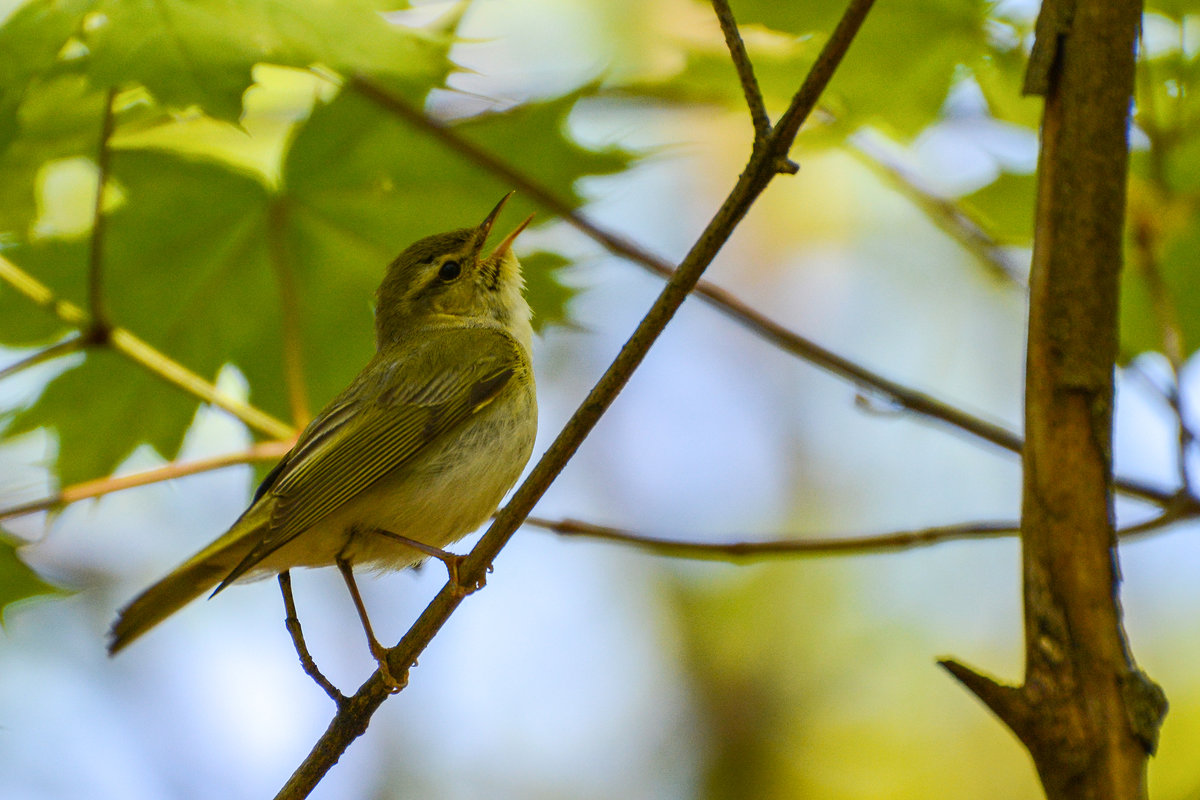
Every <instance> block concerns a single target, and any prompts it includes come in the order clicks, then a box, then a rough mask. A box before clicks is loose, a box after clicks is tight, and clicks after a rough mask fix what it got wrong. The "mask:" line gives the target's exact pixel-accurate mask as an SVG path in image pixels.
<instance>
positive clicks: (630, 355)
mask: <svg viewBox="0 0 1200 800" xmlns="http://www.w3.org/2000/svg"><path fill="white" fill-rule="evenodd" d="M872 4H873V0H851V2H850V5H849V7H848V8H847V9H846V12H845V13H844V15H843V16H842V19H841V21H840V22H839V23H838V26H837V29H836V30H835V32H834V34H833V35H832V36H831V37H830V38H829V40H828V41H827V42H826V44H825V47H824V48H823V49H822V51H821V54H820V56H818V58H817V61H816V64H814V66H813V68H812V70H810V72H809V74H808V76H807V77H806V78H805V80H804V83H803V84H802V86H801V88H800V91H798V92H797V94H796V97H795V98H794V100H793V102H792V105H791V106H789V108H788V110H787V111H786V112H785V113H784V116H783V119H784V120H786V121H787V123H786V124H781V125H779V126H777V127H776V128H775V129H774V130H773V131H772V133H771V135H770V136H769V137H768V139H767V142H766V146H764V147H761V148H755V150H754V152H752V153H751V155H750V159H749V161H748V163H747V164H746V168H745V169H744V170H743V171H742V174H741V175H740V176H739V177H738V179H737V182H736V184H735V185H734V187H733V189H732V190H731V191H730V193H729V196H728V197H727V198H726V199H725V202H724V203H723V204H722V205H721V208H720V209H719V210H718V211H717V213H716V215H715V216H714V217H713V219H712V221H711V222H709V224H708V226H707V227H706V228H705V229H704V232H703V233H702V234H701V235H700V238H699V239H698V240H697V241H696V243H695V245H693V247H692V249H691V250H690V251H689V252H688V254H687V256H686V257H685V258H684V259H683V261H682V262H681V263H680V265H679V268H678V269H677V270H676V271H675V272H674V274H673V275H672V276H671V279H670V280H669V281H668V282H667V285H666V286H664V287H663V289H662V292H661V293H660V294H659V296H658V298H657V299H656V300H655V302H654V304H653V305H652V306H651V308H650V310H649V311H648V312H647V313H646V315H645V317H643V318H642V321H641V322H640V323H639V324H638V326H637V328H636V329H635V330H634V332H633V335H632V336H630V338H629V340H628V341H627V342H626V343H625V346H624V347H622V348H621V351H620V353H619V354H618V355H617V357H616V359H614V361H613V362H612V364H611V365H610V366H609V368H608V369H607V370H606V371H605V373H604V375H603V376H602V377H601V378H600V380H599V381H598V382H597V383H596V385H595V387H593V389H592V391H591V392H590V393H589V394H588V396H587V398H586V399H585V400H584V401H583V403H582V404H581V405H580V406H579V408H578V409H577V410H576V411H575V413H574V414H573V415H572V416H571V419H570V420H569V421H568V422H567V424H566V426H565V427H564V428H563V429H562V431H561V432H560V433H559V435H558V436H557V437H556V438H555V440H554V442H553V444H551V445H550V447H549V449H548V450H547V451H546V453H545V454H544V455H543V456H542V458H541V459H540V460H539V461H538V463H537V465H536V466H535V467H534V468H533V471H532V472H531V473H530V474H529V477H528V478H526V479H525V481H524V483H522V484H521V486H520V488H518V489H517V491H516V493H515V494H514V495H513V497H512V499H511V500H510V501H509V503H508V505H506V506H505V507H504V509H503V510H502V511H501V512H500V514H499V515H498V516H497V517H496V520H495V522H493V523H492V525H491V526H490V527H489V528H488V530H487V532H486V533H485V534H484V535H483V538H482V539H480V541H479V543H478V544H477V545H476V546H475V548H474V549H472V551H471V552H470V554H468V555H467V557H466V558H465V559H464V560H463V562H462V564H461V565H460V567H459V570H458V572H459V583H458V584H455V583H453V582H447V584H446V585H445V586H443V587H442V590H441V591H440V592H439V593H438V595H437V596H436V597H435V598H434V599H433V601H432V602H431V603H430V604H429V606H428V607H426V609H425V611H424V612H423V613H422V614H421V616H420V617H419V618H418V619H417V621H416V622H415V623H413V626H412V627H411V628H410V629H409V631H408V633H406V634H405V635H404V638H403V639H402V640H401V641H400V643H399V644H398V645H396V647H394V648H392V649H391V650H390V651H389V653H388V664H389V667H390V669H391V671H392V673H393V674H404V673H406V672H407V671H408V669H409V668H410V667H411V665H412V664H413V662H415V661H416V659H417V656H418V655H419V654H420V653H421V652H422V651H423V650H424V649H425V647H426V646H428V644H429V642H430V641H431V640H432V639H433V637H434V635H435V634H436V633H437V632H438V631H439V630H440V629H441V627H442V625H444V624H445V622H446V620H447V619H448V618H449V617H450V615H451V614H452V613H454V610H455V609H456V608H458V606H459V604H460V603H461V602H462V600H463V598H464V597H465V596H466V595H465V594H464V593H463V592H462V591H461V587H462V586H472V585H481V582H482V580H483V578H484V577H485V573H486V571H487V570H488V569H489V568H490V566H491V564H492V562H493V560H494V559H495V558H496V556H497V555H498V554H499V552H500V550H501V549H502V548H503V547H504V545H505V544H507V543H508V540H509V539H510V538H511V537H512V535H513V533H514V532H515V531H516V530H517V528H518V527H519V526H520V524H521V522H522V521H523V520H524V519H525V517H527V516H528V515H529V512H530V511H531V510H532V509H533V506H534V505H535V504H536V503H537V501H538V500H539V499H540V498H541V496H542V495H543V494H544V493H545V491H546V489H547V488H548V487H549V486H550V484H551V482H552V481H553V480H554V479H555V478H556V477H557V476H558V474H559V473H560V472H561V471H562V469H563V468H564V467H565V466H566V464H567V462H568V461H569V460H570V459H571V457H572V456H573V455H574V454H575V452H576V450H578V448H579V446H580V444H582V442H583V440H584V439H585V438H586V437H587V435H588V434H589V433H590V432H591V430H592V428H593V427H594V426H595V425H596V423H597V422H598V421H599V419H600V417H601V416H602V415H603V414H604V412H605V411H606V410H607V409H608V407H609V406H610V405H611V404H612V402H613V400H615V399H616V396H617V394H618V393H619V392H620V391H621V389H622V388H623V387H624V385H625V383H626V382H627V381H628V380H629V377H630V376H631V375H632V374H633V372H634V370H635V369H637V367H638V365H639V364H641V362H642V359H643V358H645V356H646V353H647V352H648V351H649V349H650V347H651V345H653V344H654V342H655V340H657V338H658V336H659V335H660V334H661V333H662V331H663V330H664V329H665V328H666V325H667V323H668V322H670V320H671V318H672V317H673V316H674V315H675V312H676V311H677V310H678V309H679V307H680V306H681V305H682V304H683V301H684V300H685V299H686V298H687V296H688V294H689V292H691V290H692V289H693V288H695V286H696V283H697V282H698V281H699V280H700V276H701V275H702V274H703V272H704V270H705V268H707V266H708V265H709V264H710V263H711V262H712V260H713V258H714V257H715V256H716V254H717V252H718V251H719V250H720V249H721V247H722V245H724V244H725V242H726V241H727V240H728V239H729V236H730V235H731V234H732V233H733V230H734V228H735V227H736V226H737V224H738V223H739V222H740V221H741V220H742V218H743V217H744V216H745V215H746V212H747V211H749V209H750V207H751V205H753V203H754V201H755V200H756V199H757V198H758V196H759V195H760V194H762V192H763V190H764V189H766V187H767V185H768V184H769V183H770V182H771V180H772V179H773V178H774V177H775V175H777V174H778V173H779V172H780V169H781V166H782V165H783V164H785V163H786V162H787V153H788V150H789V149H790V148H791V145H792V142H793V141H794V140H795V137H796V133H797V131H799V129H800V125H801V123H802V122H803V121H804V117H805V116H806V115H807V114H808V113H809V111H811V109H812V105H813V104H815V102H816V99H817V97H818V96H819V95H820V93H821V91H822V90H823V89H824V88H825V86H826V85H827V84H828V82H829V79H830V78H832V77H833V73H834V71H835V70H836V69H837V65H838V64H839V63H840V62H841V59H842V57H843V56H844V55H845V54H846V51H847V49H848V48H849V46H850V43H851V42H852V41H853V39H854V34H855V33H856V32H857V31H858V28H859V26H861V24H862V22H863V20H864V19H865V18H866V15H867V13H868V12H869V11H870V9H871V6H872ZM387 696H388V687H387V686H386V685H385V681H384V680H383V677H382V675H381V672H380V671H378V670H377V671H376V672H375V674H374V675H372V676H371V678H369V679H368V680H367V682H366V683H365V684H363V686H362V687H360V688H359V690H358V691H357V692H356V693H355V694H354V695H353V696H352V697H351V698H350V699H349V700H348V701H347V702H346V703H345V704H344V705H343V706H341V707H339V709H338V712H337V714H336V715H335V716H334V718H333V721H332V722H331V723H330V725H329V727H328V729H326V731H325V733H324V734H323V735H322V736H321V738H320V739H319V740H318V741H317V744H316V745H315V746H314V747H313V750H312V752H310V753H309V755H308V757H307V758H305V760H304V762H303V763H302V764H301V765H300V766H299V768H297V770H296V772H295V773H293V775H292V777H291V778H290V779H289V780H288V782H287V783H286V784H285V785H284V787H283V788H282V789H281V790H280V791H279V794H278V795H276V800H294V799H295V798H301V797H307V796H308V794H309V793H310V792H311V791H312V789H313V788H314V787H315V786H316V785H317V783H318V782H319V781H320V780H321V777H322V776H323V775H324V774H325V773H326V772H327V771H328V770H329V769H330V767H332V766H333V764H334V763H336V762H337V760H338V758H339V757H340V756H341V754H342V753H343V752H345V749H346V748H347V747H349V745H350V743H351V742H352V741H354V739H356V738H357V737H358V736H360V735H361V734H362V733H363V731H365V730H366V727H367V725H368V724H369V722H370V719H371V715H372V714H373V713H374V712H375V709H377V708H378V707H379V705H380V704H381V703H382V702H383V701H384V699H385V698H386V697H387Z"/></svg>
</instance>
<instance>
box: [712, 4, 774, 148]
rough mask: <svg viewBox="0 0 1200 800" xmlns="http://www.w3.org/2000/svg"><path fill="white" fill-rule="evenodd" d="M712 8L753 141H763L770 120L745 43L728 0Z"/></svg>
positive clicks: (768, 128) (769, 127)
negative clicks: (751, 125)
mask: <svg viewBox="0 0 1200 800" xmlns="http://www.w3.org/2000/svg"><path fill="white" fill-rule="evenodd" d="M712 7H713V11H714V12H716V15H717V21H718V22H720V23H721V33H723V34H724V35H725V45H726V46H727V47H728V48H729V57H730V59H731V60H732V61H733V66H734V68H735V69H736V70H737V74H738V80H739V81H740V82H741V84H742V94H743V95H745V97H746V106H747V107H748V108H749V109H750V121H751V122H752V123H754V140H755V141H756V142H758V141H761V140H764V139H766V137H767V136H768V134H770V133H771V120H770V118H769V117H768V116H767V107H766V105H765V104H764V103H763V96H762V90H761V89H759V88H758V79H757V78H755V77H754V65H753V64H751V63H750V56H749V55H748V54H747V53H746V43H745V42H743V41H742V34H741V32H740V31H738V25H737V20H736V19H735V18H734V16H733V9H731V8H730V7H729V0H712Z"/></svg>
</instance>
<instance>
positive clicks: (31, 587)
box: [0, 533, 62, 622]
mask: <svg viewBox="0 0 1200 800" xmlns="http://www.w3.org/2000/svg"><path fill="white" fill-rule="evenodd" d="M60 593H62V589H59V588H58V587H57V586H53V585H51V584H49V583H47V582H46V581H44V580H42V579H41V578H40V577H38V574H37V573H36V572H34V571H33V570H32V569H30V568H29V566H28V565H27V564H26V563H25V562H24V561H22V560H21V558H20V556H18V555H17V547H16V545H15V544H14V543H13V542H12V541H11V540H10V539H9V538H8V537H7V536H5V535H3V534H2V533H0V622H3V621H5V616H6V615H7V613H8V608H9V606H11V605H12V604H14V603H18V602H20V601H22V600H28V599H29V598H31V597H37V596H39V595H47V594H60Z"/></svg>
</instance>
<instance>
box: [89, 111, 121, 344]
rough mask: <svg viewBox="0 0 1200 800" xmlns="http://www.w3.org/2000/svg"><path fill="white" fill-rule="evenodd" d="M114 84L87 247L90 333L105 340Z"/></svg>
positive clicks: (98, 158) (98, 153)
mask: <svg viewBox="0 0 1200 800" xmlns="http://www.w3.org/2000/svg"><path fill="white" fill-rule="evenodd" d="M116 96H117V90H116V88H115V87H110V88H109V90H108V95H107V96H106V97H105V101H104V120H103V122H102V123H101V125H100V142H99V145H98V147H97V151H96V200H95V203H94V205H93V206H92V235H91V239H90V242H89V247H88V309H89V312H90V314H91V327H92V332H91V336H92V337H94V338H96V339H97V340H98V341H103V338H104V335H105V332H106V331H108V329H109V321H108V309H107V307H106V305H105V302H104V276H103V271H104V270H103V268H104V229H105V215H104V189H105V186H107V184H108V173H109V163H110V160H111V155H112V150H111V149H110V147H109V140H110V139H111V138H112V133H113V100H114V99H115V98H116Z"/></svg>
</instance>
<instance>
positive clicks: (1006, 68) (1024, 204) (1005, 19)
mask: <svg viewBox="0 0 1200 800" xmlns="http://www.w3.org/2000/svg"><path fill="white" fill-rule="evenodd" d="M731 5H732V7H733V11H734V14H735V15H736V16H737V18H738V20H739V22H741V23H742V24H743V25H746V26H748V28H749V30H748V31H747V34H748V35H747V46H748V49H749V51H750V56H751V60H752V61H753V62H754V65H755V68H756V74H757V76H758V78H759V82H760V84H761V87H762V91H763V95H764V98H765V100H766V102H767V106H768V108H769V109H770V110H772V112H774V113H778V111H780V110H782V108H784V107H785V106H786V103H787V100H788V98H789V96H790V93H791V92H794V91H795V89H796V86H797V84H798V79H799V78H798V76H801V75H803V74H804V71H805V70H806V69H807V68H808V67H809V66H810V65H811V63H812V61H813V60H814V59H815V58H816V55H817V52H818V50H819V47H820V45H821V44H822V43H823V42H824V40H825V38H826V37H827V36H828V33H829V31H830V30H832V28H833V25H834V24H836V22H837V19H838V17H839V15H840V14H841V12H842V10H843V9H844V7H845V4H844V3H842V2H839V1H838V0H815V2H812V3H804V4H801V5H796V4H785V3H773V2H769V1H768V0H734V2H732V3H731ZM1147 13H1148V15H1151V16H1152V17H1153V20H1154V21H1155V23H1156V25H1155V26H1154V30H1153V31H1152V33H1153V36H1152V37H1150V36H1148V37H1147V38H1146V39H1144V41H1143V46H1142V51H1141V53H1140V63H1139V70H1140V76H1139V84H1138V96H1137V99H1136V104H1135V108H1134V125H1135V131H1134V133H1133V135H1132V142H1133V146H1134V153H1133V157H1132V159H1131V190H1130V191H1131V201H1130V213H1129V216H1128V223H1129V226H1128V227H1129V229H1130V231H1133V230H1134V229H1135V226H1136V228H1137V230H1139V231H1140V232H1141V233H1143V234H1146V235H1147V236H1148V237H1149V238H1144V239H1142V240H1140V244H1139V240H1137V239H1136V238H1135V237H1134V236H1132V235H1131V236H1130V237H1129V242H1130V252H1129V253H1128V258H1127V264H1128V266H1129V269H1128V271H1127V273H1126V280H1125V282H1124V285H1123V296H1122V308H1121V318H1122V327H1121V338H1122V351H1123V353H1125V354H1126V355H1127V356H1133V355H1136V354H1137V353H1140V352H1143V351H1147V350H1158V351H1162V350H1163V349H1164V347H1166V346H1167V345H1165V341H1166V338H1167V336H1169V335H1170V334H1169V333H1167V335H1166V336H1165V335H1164V334H1165V333H1166V332H1165V331H1164V325H1170V326H1174V327H1175V328H1177V329H1178V331H1179V333H1180V337H1181V339H1182V346H1181V355H1182V357H1183V358H1186V357H1187V356H1188V355H1189V354H1191V353H1192V352H1193V351H1195V349H1196V348H1197V347H1200V291H1197V289H1200V278H1197V273H1198V271H1200V263H1198V262H1200V255H1198V254H1200V101H1198V99H1197V96H1198V95H1200V91H1198V90H1197V87H1198V86H1200V46H1198V45H1197V43H1196V40H1195V30H1196V26H1197V24H1198V21H1197V19H1196V16H1195V15H1196V14H1197V13H1200V6H1198V5H1197V4H1196V3H1194V2H1189V0H1179V1H1178V2H1177V1H1176V0H1160V2H1152V3H1149V4H1148V6H1147ZM1189 26H1190V27H1189ZM1032 32H1033V19H1032V18H1030V17H1028V16H1027V15H1024V14H1023V13H1022V12H1021V11H1020V10H1019V7H1016V6H1008V5H1005V4H1000V5H991V4H988V3H985V2H976V1H975V0H971V2H960V1H959V0H920V1H919V2H916V3H904V4H899V5H889V4H886V3H883V4H880V5H879V6H878V7H876V8H875V9H873V10H872V12H871V15H870V16H869V17H868V18H867V21H866V22H865V23H864V25H863V28H862V31H861V33H860V34H859V36H858V38H857V39H856V41H855V44H854V47H853V48H851V50H850V53H849V54H848V56H847V57H846V60H845V62H844V64H843V65H842V67H841V68H840V69H839V70H838V72H837V74H836V75H835V76H834V79H833V81H832V82H831V83H830V85H829V88H828V90H827V91H826V92H825V94H824V95H823V96H822V98H821V110H822V111H823V112H824V113H822V114H819V115H817V116H816V117H814V119H813V120H812V121H810V122H809V124H808V125H807V126H806V128H805V131H804V132H802V135H801V139H800V140H799V141H800V150H799V152H800V155H801V156H803V152H804V148H808V149H809V150H812V149H821V148H830V147H841V146H843V145H844V144H845V143H846V140H847V137H849V136H851V135H853V134H854V133H855V132H856V131H859V130H860V129H862V128H863V127H864V126H869V127H870V128H872V129H873V130H874V131H876V132H879V133H883V134H885V135H887V136H890V137H891V138H893V139H894V140H896V141H897V142H898V143H900V144H908V143H911V142H912V141H913V140H914V139H916V138H917V137H918V136H919V135H920V134H921V133H922V132H923V131H926V130H928V129H929V128H930V127H931V126H933V125H936V124H938V123H939V122H942V121H945V120H947V119H948V118H950V115H956V114H961V113H962V112H960V111H956V110H952V109H949V108H948V106H947V103H946V101H947V97H948V95H949V93H950V91H951V88H952V87H959V88H961V87H963V86H970V87H972V88H973V89H974V90H976V91H978V93H979V95H981V96H982V98H983V102H984V107H983V108H982V109H981V110H980V111H979V112H978V113H980V114H982V115H983V116H984V118H986V119H988V120H992V121H999V122H1003V123H1009V124H1012V125H1016V126H1019V127H1021V128H1026V129H1029V130H1031V131H1036V128H1037V126H1038V124H1039V122H1040V115H1041V100H1040V98H1037V97H1026V96H1023V95H1022V94H1021V87H1022V83H1023V80H1024V71H1025V64H1026V58H1027V54H1028V48H1029V46H1030V43H1031V42H1032ZM678 45H679V47H680V48H681V49H682V51H683V52H682V53H681V54H680V55H681V58H680V63H681V65H682V66H681V67H680V68H679V69H677V70H676V71H675V72H673V73H671V74H669V75H665V76H664V75H660V74H655V75H652V76H647V77H646V78H645V79H643V80H638V79H633V80H629V81H626V82H625V83H624V84H622V85H621V86H619V87H614V89H613V91H614V92H616V93H627V94H630V95H633V96H641V97H646V98H652V99H654V100H657V101H663V102H671V103H684V104H697V103H700V104H716V105H720V106H723V107H726V108H729V109H732V110H740V109H741V108H742V107H743V106H744V100H743V98H742V94H741V88H740V86H739V84H738V82H737V80H736V79H735V76H734V72H733V67H732V66H731V65H730V63H729V56H728V54H727V53H726V52H725V48H724V45H723V43H722V41H721V39H720V38H719V36H713V35H710V36H707V37H694V36H693V37H686V36H681V37H680V39H679V41H678ZM1035 199H1036V182H1035V180H1034V176H1033V174H1032V173H1024V174H1014V173H1012V172H1009V171H1006V170H1005V169H1003V168H1002V169H999V170H998V171H997V172H996V175H995V177H994V180H992V181H991V182H990V183H988V184H987V185H986V186H981V187H978V188H977V189H975V190H973V191H972V192H971V193H970V194H969V195H967V196H965V197H963V198H961V201H962V203H963V206H964V208H966V209H968V210H969V211H971V212H972V213H973V214H975V215H977V216H978V218H979V220H980V221H981V222H982V223H983V225H984V227H985V229H986V230H987V231H988V233H990V234H991V235H992V236H994V237H995V238H996V239H997V240H998V241H1001V242H1004V243H1006V244H1011V245H1019V246H1028V245H1029V244H1030V243H1031V242H1032V239H1033V214H1034V202H1035ZM1138 247H1140V248H1141V252H1137V251H1136V249H1137V248H1138ZM1155 287H1161V288H1155Z"/></svg>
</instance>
